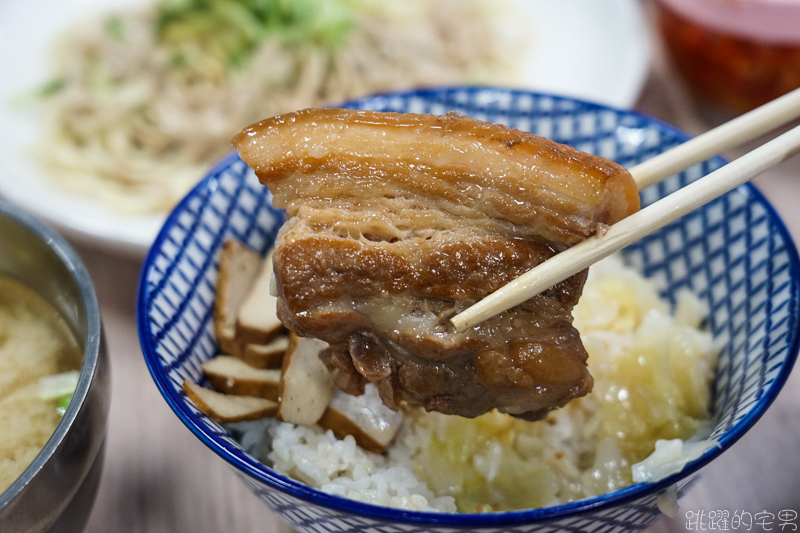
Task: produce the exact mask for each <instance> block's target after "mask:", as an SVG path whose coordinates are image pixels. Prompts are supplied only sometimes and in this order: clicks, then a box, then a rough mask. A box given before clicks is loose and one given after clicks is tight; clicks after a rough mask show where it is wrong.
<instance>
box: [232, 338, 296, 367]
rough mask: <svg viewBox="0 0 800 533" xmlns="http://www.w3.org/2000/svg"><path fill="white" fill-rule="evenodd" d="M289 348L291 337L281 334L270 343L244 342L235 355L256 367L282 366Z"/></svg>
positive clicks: (239, 345)
mask: <svg viewBox="0 0 800 533" xmlns="http://www.w3.org/2000/svg"><path fill="white" fill-rule="evenodd" d="M288 349H289V337H287V336H285V335H281V336H280V337H278V338H276V339H273V340H272V341H270V342H269V343H268V344H242V343H239V344H238V346H237V350H236V353H234V355H235V356H236V357H238V358H239V359H241V360H242V361H244V362H245V363H247V364H248V365H250V366H252V367H254V368H266V369H268V368H280V367H281V366H283V356H284V354H286V350H288Z"/></svg>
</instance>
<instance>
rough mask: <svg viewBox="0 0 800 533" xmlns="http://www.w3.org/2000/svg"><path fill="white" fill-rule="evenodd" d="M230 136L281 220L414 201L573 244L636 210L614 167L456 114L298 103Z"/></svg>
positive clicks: (629, 183)
mask: <svg viewBox="0 0 800 533" xmlns="http://www.w3.org/2000/svg"><path fill="white" fill-rule="evenodd" d="M233 143H234V145H235V146H236V148H237V150H239V153H240V155H241V156H242V159H244V161H245V162H247V163H248V164H249V165H250V166H251V167H252V168H254V169H255V171H256V174H257V175H258V177H259V178H260V179H261V181H262V183H264V184H265V185H267V186H268V187H269V188H270V190H272V192H273V194H274V195H275V199H274V202H275V205H276V206H277V207H281V208H283V209H286V210H287V213H288V215H289V216H290V217H291V216H295V215H296V214H297V211H298V210H299V208H300V207H301V206H303V205H309V204H311V205H313V204H315V203H318V202H325V203H327V202H330V201H332V200H333V201H336V200H345V201H347V199H349V198H361V199H366V198H372V199H375V198H380V197H386V198H388V197H397V198H411V199H418V198H420V197H423V198H426V199H430V200H435V201H438V202H441V203H442V204H443V206H446V207H448V208H450V209H449V210H448V211H447V212H449V213H453V214H456V215H458V216H466V217H471V218H476V219H481V218H490V219H498V220H502V221H506V222H509V223H511V224H514V225H517V226H521V227H518V228H517V231H518V232H520V233H522V234H523V235H525V234H527V236H539V237H543V238H545V239H548V240H554V241H558V242H564V243H566V244H575V243H576V242H578V241H580V240H583V239H584V238H586V237H588V236H589V235H592V234H594V233H595V231H596V229H597V224H613V223H614V222H616V221H618V220H621V219H622V218H624V217H626V216H628V215H629V214H631V213H633V212H635V211H637V210H638V209H639V195H638V192H637V189H636V187H635V185H634V184H633V180H632V178H631V177H630V174H629V173H628V171H627V170H625V169H624V168H623V167H621V166H619V165H617V164H616V163H613V162H611V161H608V160H606V159H603V158H601V157H598V156H594V155H590V154H586V153H582V152H577V151H576V150H574V149H573V148H571V147H569V146H565V145H560V144H557V143H554V142H552V141H550V140H548V139H545V138H543V137H538V136H536V135H533V134H531V133H527V132H522V131H519V130H515V129H513V128H508V127H505V126H501V125H498V124H491V123H488V122H482V121H478V120H473V119H470V118H468V117H465V116H463V115H457V114H448V115H444V116H436V115H414V114H398V113H379V112H374V111H353V110H346V109H307V110H304V111H299V112H297V113H290V114H288V115H282V116H279V117H275V118H271V119H267V120H263V121H261V122H259V123H257V124H254V125H252V126H249V127H248V128H246V129H245V130H243V131H242V132H241V133H239V134H238V135H237V136H236V137H235V138H234V139H233ZM325 207H327V205H326V206H325ZM456 207H458V208H457V209H456Z"/></svg>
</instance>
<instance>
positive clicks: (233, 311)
mask: <svg viewBox="0 0 800 533" xmlns="http://www.w3.org/2000/svg"><path fill="white" fill-rule="evenodd" d="M262 263H263V260H262V259H261V256H260V255H258V254H257V253H255V252H254V251H252V250H251V249H249V248H248V247H246V246H245V245H243V244H242V243H240V242H238V241H235V240H230V241H227V242H226V243H225V245H224V246H223V248H222V252H221V253H220V256H219V276H218V277H217V299H216V301H215V302H214V329H215V333H216V335H217V342H219V346H220V348H221V349H222V351H224V352H227V353H233V352H234V350H235V349H236V321H237V318H238V316H239V311H240V309H241V308H242V305H243V304H244V303H245V300H246V299H247V296H248V295H249V294H250V292H251V289H252V287H253V284H254V283H255V281H256V276H257V275H258V272H259V270H260V269H261V265H262Z"/></svg>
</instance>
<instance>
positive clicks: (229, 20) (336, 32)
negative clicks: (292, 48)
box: [156, 0, 359, 68]
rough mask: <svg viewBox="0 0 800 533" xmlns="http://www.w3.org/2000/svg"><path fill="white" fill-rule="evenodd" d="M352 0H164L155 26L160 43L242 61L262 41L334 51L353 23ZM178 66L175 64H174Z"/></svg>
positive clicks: (231, 64) (229, 63)
mask: <svg viewBox="0 0 800 533" xmlns="http://www.w3.org/2000/svg"><path fill="white" fill-rule="evenodd" d="M358 4H359V2H358V1H357V0H165V1H164V2H162V3H161V5H160V6H159V12H158V19H157V21H156V29H157V32H158V36H159V38H160V39H161V41H162V42H164V43H166V44H168V45H172V46H175V47H176V48H178V50H179V51H180V49H181V48H182V47H184V46H187V45H189V46H190V47H192V48H194V47H199V48H200V49H201V50H204V51H205V52H207V53H210V54H212V55H217V56H218V58H219V59H220V60H222V61H223V62H224V63H225V64H226V65H227V66H228V67H229V68H235V67H237V66H240V65H241V64H243V63H244V62H245V61H246V60H247V59H248V58H249V57H250V56H251V55H252V54H253V53H254V52H255V50H256V49H257V48H258V47H259V46H260V45H261V43H262V42H263V41H264V40H266V39H274V40H277V41H279V42H282V43H284V44H288V45H312V46H319V47H322V48H324V49H328V50H333V49H335V48H336V47H338V46H340V45H342V44H343V43H344V42H345V40H346V38H347V36H348V35H349V32H350V30H351V29H352V28H353V27H354V26H355V22H356V9H355V7H356V6H357V5H358ZM174 66H177V65H174Z"/></svg>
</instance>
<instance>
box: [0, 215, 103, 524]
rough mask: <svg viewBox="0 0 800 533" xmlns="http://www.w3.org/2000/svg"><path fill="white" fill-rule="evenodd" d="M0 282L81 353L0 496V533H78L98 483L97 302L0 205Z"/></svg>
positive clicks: (70, 259)
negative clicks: (72, 378)
mask: <svg viewBox="0 0 800 533" xmlns="http://www.w3.org/2000/svg"><path fill="white" fill-rule="evenodd" d="M0 274H4V275H7V276H10V277H12V278H15V279H16V280H18V281H20V282H21V283H23V284H24V285H26V286H28V287H29V288H31V289H33V290H34V291H36V292H37V293H39V294H40V295H41V296H42V297H43V298H45V300H47V301H48V302H50V304H51V305H53V306H54V307H55V308H56V309H57V310H58V311H59V312H60V313H61V314H62V315H63V317H64V318H65V320H66V321H67V324H68V325H69V326H70V327H71V328H72V331H73V333H74V335H75V337H76V338H77V340H78V344H79V346H80V347H81V348H82V349H83V353H84V359H83V366H82V367H81V373H80V379H79V381H78V387H77V389H76V390H75V394H74V395H73V397H72V401H71V402H70V404H69V407H68V408H67V411H66V413H65V414H64V417H63V418H62V420H61V422H60V423H59V424H58V427H56V430H55V432H54V433H53V435H52V436H51V437H50V440H48V441H47V444H45V446H44V448H43V449H42V450H41V452H39V455H37V456H36V458H35V459H34V461H33V463H31V465H30V466H28V468H27V469H26V470H25V471H24V472H23V473H22V475H21V476H20V477H19V478H18V479H17V480H16V481H14V483H12V484H11V486H10V487H9V488H8V489H6V491H5V492H3V493H0V532H2V533H22V532H25V533H38V532H45V531H48V532H53V533H55V532H70V533H71V532H78V531H82V530H83V529H84V527H85V525H86V521H87V519H88V516H89V512H90V511H91V508H92V505H93V503H94V499H95V495H96V494H97V487H98V484H99V482H100V473H101V470H102V467H103V455H104V453H103V451H104V441H105V434H106V424H107V420H108V410H109V404H110V388H111V387H110V375H109V362H108V356H107V354H106V347H105V341H104V336H103V331H102V325H101V322H100V308H99V306H98V303H97V295H96V294H95V291H94V287H93V286H92V282H91V280H90V278H89V274H88V272H87V271H86V267H84V265H83V263H82V262H81V260H80V259H79V258H78V255H77V254H76V253H75V251H74V250H73V249H72V248H71V247H70V246H69V244H67V242H66V241H65V240H64V239H63V238H62V237H61V236H60V235H58V234H57V233H56V232H55V231H53V230H52V229H50V228H49V227H47V226H46V225H44V224H42V223H41V222H39V221H38V220H36V219H34V218H33V217H31V216H30V215H28V214H27V213H25V212H23V211H21V210H20V209H19V208H17V207H14V206H12V205H10V204H8V203H6V202H3V201H2V200H0Z"/></svg>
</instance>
